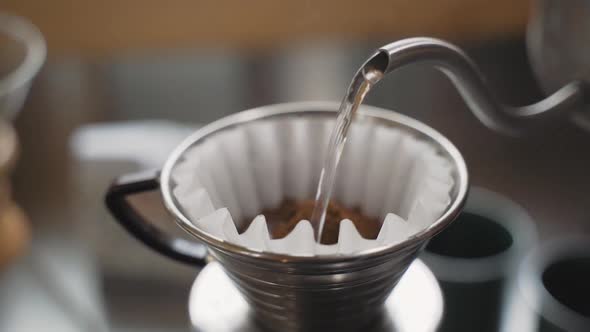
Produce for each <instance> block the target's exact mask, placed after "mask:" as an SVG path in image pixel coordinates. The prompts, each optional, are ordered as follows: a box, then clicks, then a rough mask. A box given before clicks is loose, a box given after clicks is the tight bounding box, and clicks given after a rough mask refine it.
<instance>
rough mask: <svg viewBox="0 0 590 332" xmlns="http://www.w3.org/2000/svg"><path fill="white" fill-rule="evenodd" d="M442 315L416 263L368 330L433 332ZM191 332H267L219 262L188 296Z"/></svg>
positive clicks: (432, 285) (435, 291) (437, 294)
mask: <svg viewBox="0 0 590 332" xmlns="http://www.w3.org/2000/svg"><path fill="white" fill-rule="evenodd" d="M442 312H443V299H442V293H441V290H440V287H439V285H438V282H437V281H436V279H435V277H434V275H433V274H432V272H431V271H430V269H429V268H428V267H427V266H426V265H424V263H422V262H421V261H420V260H419V259H417V260H415V261H414V262H413V263H412V264H411V265H410V267H409V268H408V270H407V272H406V273H405V274H404V276H403V277H402V279H401V280H400V281H399V283H398V285H397V286H396V288H395V289H394V290H393V292H392V293H391V294H390V295H389V297H388V298H387V300H386V301H385V306H384V311H383V314H382V315H381V317H379V319H378V320H377V321H376V322H375V323H374V324H371V328H366V329H363V330H365V331H366V330H369V331H379V332H381V331H412V332H420V331H424V332H430V331H435V330H436V328H437V327H438V325H439V322H440V319H441V317H442ZM189 315H190V320H191V325H192V328H193V330H194V331H199V332H209V331H216V332H218V331H222V332H237V331H244V332H258V331H268V330H267V329H264V328H263V327H262V326H261V325H260V323H258V322H256V320H255V319H254V317H253V315H252V313H251V310H250V309H249V306H248V303H247V302H246V301H245V300H244V298H243V297H242V295H241V294H240V293H239V291H238V290H237V289H236V288H235V286H234V285H233V283H232V282H231V280H230V279H229V277H228V276H227V275H226V274H225V272H224V271H223V269H222V267H221V265H220V264H219V263H216V262H214V263H210V264H208V265H207V266H206V267H205V268H204V269H203V270H202V271H201V272H200V274H199V275H198V276H197V279H196V280H195V282H194V283H193V286H192V288H191V292H190V296H189Z"/></svg>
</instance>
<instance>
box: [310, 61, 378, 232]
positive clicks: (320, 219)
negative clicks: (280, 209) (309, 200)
mask: <svg viewBox="0 0 590 332" xmlns="http://www.w3.org/2000/svg"><path fill="white" fill-rule="evenodd" d="M382 57H383V53H376V54H375V55H373V56H372V57H371V58H369V60H368V61H367V62H365V64H364V65H363V66H362V67H361V68H360V69H359V70H358V72H357V73H356V74H355V76H354V78H353V79H352V82H351V83H350V86H349V88H348V90H347V93H346V95H345V96H344V99H343V100H342V103H341V104H340V109H339V111H338V117H337V119H336V126H335V127H334V129H333V130H332V134H331V135H330V143H329V145H328V151H327V154H326V160H325V161H324V165H323V168H322V172H321V174H320V180H319V183H318V187H317V191H316V196H315V206H314V209H313V212H312V215H311V218H310V219H311V220H310V222H311V224H312V225H313V228H314V233H315V236H316V241H317V242H318V243H319V242H320V240H321V238H322V231H323V229H324V223H325V221H326V214H327V211H328V205H329V203H330V198H331V196H332V189H333V187H334V182H335V180H336V174H337V170H338V164H339V162H340V157H341V155H342V151H343V149H344V146H345V144H346V137H347V134H348V128H349V127H350V125H351V123H352V120H353V118H354V114H355V113H356V110H357V109H358V107H359V106H360V105H361V103H362V102H363V100H364V99H365V96H366V95H367V93H368V92H369V91H370V90H371V87H373V86H374V85H375V84H376V83H377V82H379V80H381V78H382V77H383V76H384V69H385V68H380V67H383V59H382ZM377 65H378V66H377Z"/></svg>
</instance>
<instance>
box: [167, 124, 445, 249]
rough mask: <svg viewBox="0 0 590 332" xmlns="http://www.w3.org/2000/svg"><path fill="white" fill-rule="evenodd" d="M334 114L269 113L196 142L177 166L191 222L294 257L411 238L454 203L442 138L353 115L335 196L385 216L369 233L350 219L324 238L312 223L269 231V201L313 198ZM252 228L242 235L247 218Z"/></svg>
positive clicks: (180, 197) (178, 193) (178, 187)
mask: <svg viewBox="0 0 590 332" xmlns="http://www.w3.org/2000/svg"><path fill="white" fill-rule="evenodd" d="M333 125H334V121H333V120H328V119H325V120H321V119H301V118H298V119H290V120H284V119H283V120H266V121H260V122H255V123H251V124H247V125H245V126H243V127H239V128H234V129H230V130H226V131H223V132H220V133H218V134H216V135H215V136H213V137H210V138H208V139H207V140H205V141H204V142H202V143H201V144H199V145H197V146H195V147H192V148H191V149H190V150H189V151H187V152H186V153H185V155H184V156H183V157H184V159H183V160H182V161H180V162H179V163H178V165H177V166H176V167H175V168H174V169H173V171H172V179H173V182H174V186H175V187H174V189H173V194H174V196H175V198H176V199H177V201H178V203H179V204H180V207H181V209H183V210H184V212H185V213H186V215H187V216H188V217H189V218H190V220H191V221H192V222H194V224H195V225H196V226H197V227H199V228H200V229H202V230H203V231H205V232H207V233H209V234H210V235H211V236H214V237H216V238H218V239H220V240H224V241H229V242H233V243H235V244H239V245H242V246H245V247H248V248H250V249H252V250H256V251H268V252H275V253H281V254H289V255H294V256H313V255H325V254H344V255H345V254H350V253H353V252H355V251H360V250H364V249H367V248H372V247H377V246H382V245H385V244H395V243H399V242H401V241H404V240H405V239H407V238H408V237H411V236H412V235H414V234H416V233H417V232H419V231H420V230H423V229H424V228H426V227H428V226H429V225H431V224H432V223H433V222H434V221H435V220H436V219H437V218H438V217H439V216H440V215H442V213H443V212H444V210H445V209H446V208H447V206H448V204H449V202H450V197H449V193H450V191H451V189H452V187H453V178H452V176H451V166H450V163H449V161H448V160H446V159H445V158H444V157H442V156H441V155H439V154H438V152H437V151H436V149H435V147H434V146H432V145H431V144H429V143H427V142H425V141H421V140H419V139H417V138H415V137H413V136H411V135H410V134H408V133H407V132H404V131H402V130H400V129H396V128H388V127H383V126H379V125H377V124H372V123H363V122H359V121H357V122H355V123H353V125H352V126H351V132H350V134H349V138H348V141H347V145H346V148H345V151H344V153H343V155H342V159H341V163H340V167H339V174H338V178H337V182H336V187H335V189H334V194H333V199H334V200H336V201H339V202H341V203H342V204H343V205H345V206H348V207H360V208H361V210H362V211H363V213H364V214H367V215H369V216H378V217H379V218H380V219H381V220H383V224H382V227H381V231H380V233H379V236H378V237H377V239H364V238H362V236H361V235H360V234H359V233H358V231H357V230H356V227H355V226H354V224H353V223H352V221H350V220H343V221H342V222H341V223H340V233H339V238H338V243H337V244H333V245H323V244H318V243H316V242H315V241H314V236H313V229H312V226H311V223H310V222H309V221H307V220H301V221H300V222H299V223H298V224H297V226H296V227H295V228H294V229H293V231H291V233H290V234H289V235H287V236H286V237H285V238H282V239H271V238H270V236H269V232H268V229H267V226H266V219H265V217H264V216H263V215H258V214H259V213H260V211H262V209H263V208H272V207H276V206H278V205H279V204H280V203H281V202H282V200H283V199H284V198H294V199H309V198H312V197H314V195H315V190H316V186H317V182H318V179H319V174H320V171H321V167H322V164H323V161H324V158H325V151H326V149H327V145H328V140H329V136H330V133H331V130H332V128H333ZM252 217H254V220H253V222H252V223H251V224H250V226H249V227H248V229H247V230H246V231H245V232H244V233H242V234H238V231H237V229H241V228H242V227H240V226H241V224H240V223H243V222H244V221H245V220H246V218H252Z"/></svg>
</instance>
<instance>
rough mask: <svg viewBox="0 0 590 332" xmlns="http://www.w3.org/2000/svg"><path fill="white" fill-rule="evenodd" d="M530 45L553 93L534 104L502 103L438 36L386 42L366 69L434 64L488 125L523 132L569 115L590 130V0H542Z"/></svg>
mask: <svg viewBox="0 0 590 332" xmlns="http://www.w3.org/2000/svg"><path fill="white" fill-rule="evenodd" d="M533 13H534V14H533V15H532V19H531V22H530V24H529V29H528V37H527V44H528V48H529V57H530V59H531V63H532V65H533V70H534V71H535V73H536V74H537V78H538V80H539V81H540V85H541V86H542V87H543V88H544V89H545V91H546V92H549V93H551V94H550V95H548V97H547V98H545V99H543V100H541V101H539V102H537V103H534V104H532V105H527V106H521V107H513V106H508V105H504V104H502V103H501V102H500V101H498V99H497V98H496V97H495V95H494V94H493V92H492V91H491V90H490V88H489V87H488V85H487V84H486V81H485V78H484V77H483V75H482V74H481V73H480V71H479V69H478V68H477V66H476V65H475V63H474V62H473V61H472V60H471V58H469V56H467V55H466V54H465V53H464V52H463V51H462V50H461V49H460V48H458V47H456V46H454V45H452V44H450V43H447V42H445V41H443V40H439V39H434V38H409V39H404V40H400V41H398V42H395V43H392V44H389V45H385V46H383V47H382V48H380V49H379V50H377V52H376V53H375V54H374V55H373V56H372V57H371V58H370V60H369V61H368V62H367V63H366V64H365V66H364V67H366V66H369V67H374V68H377V69H379V70H381V71H383V72H384V73H386V74H387V73H390V72H393V71H395V70H396V69H398V68H400V67H404V66H406V65H408V64H423V65H427V66H432V67H434V68H436V69H438V70H440V71H441V72H442V73H443V74H445V75H446V76H447V77H448V78H449V79H450V80H451V82H452V83H453V84H454V85H455V87H456V88H457V90H458V91H459V93H460V95H461V97H462V98H463V99H464V100H465V103H466V104H467V106H468V107H469V108H470V109H471V111H472V112H473V113H474V115H475V116H477V118H478V119H479V120H480V121H481V122H482V123H483V124H484V125H486V126H487V127H489V128H491V129H493V130H495V131H497V132H501V133H503V134H507V135H511V136H519V135H522V134H525V133H527V132H530V131H535V130H538V129H539V127H544V126H548V125H553V124H556V123H562V122H561V121H558V120H562V119H564V118H568V119H571V120H573V121H574V122H575V123H576V124H578V125H580V126H582V127H583V128H586V129H588V130H589V131H590V107H589V105H590V86H589V84H587V82H590V44H588V43H586V41H590V20H587V18H588V17H590V2H589V1H585V0H571V1H558V0H539V1H538V2H537V3H536V5H535V6H534V11H533Z"/></svg>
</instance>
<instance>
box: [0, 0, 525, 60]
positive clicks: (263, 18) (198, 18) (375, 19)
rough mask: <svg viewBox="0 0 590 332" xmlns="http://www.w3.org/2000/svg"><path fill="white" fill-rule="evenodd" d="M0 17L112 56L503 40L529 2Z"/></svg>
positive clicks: (339, 1) (297, 1) (293, 3)
mask: <svg viewBox="0 0 590 332" xmlns="http://www.w3.org/2000/svg"><path fill="white" fill-rule="evenodd" d="M0 10H7V11H10V12H13V13H16V14H19V15H22V16H25V17H28V18H29V19H30V20H32V21H33V22H34V23H35V24H36V25H38V26H39V28H40V29H41V31H43V34H44V35H45V36H46V38H47V41H48V44H49V51H50V56H55V55H64V54H66V55H67V54H72V53H73V54H75V55H82V56H111V55H118V54H121V53H123V54H124V53H129V52H132V53H135V52H138V51H145V50H150V49H169V48H200V47H203V46H208V47H211V46H221V47H223V46H231V47H236V46H237V47H248V48H260V47H272V46H276V45H280V44H284V43H288V42H292V41H298V40H309V39H311V40H323V39H330V40H334V39H337V40H349V39H350V40H355V39H362V40H365V39H386V40H393V39H396V38H400V37H405V36H415V35H434V36H439V37H444V38H449V39H451V40H455V41H462V40H467V41H474V40H475V41H477V40H490V39H496V38H506V37H512V36H514V35H520V34H522V33H523V31H524V28H525V26H526V22H527V17H528V12H529V0H496V1H489V0H416V1H408V0H405V1H404V0H389V1H387V0H366V1H349V0H319V1H317V0H316V1H312V0H283V1H277V0H253V1H241V0H218V1H213V0H206V1H194V0H169V1H161V0H160V1H157V0H121V1H119V0H103V1H84V0H51V1H38V0H3V1H2V4H0Z"/></svg>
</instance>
